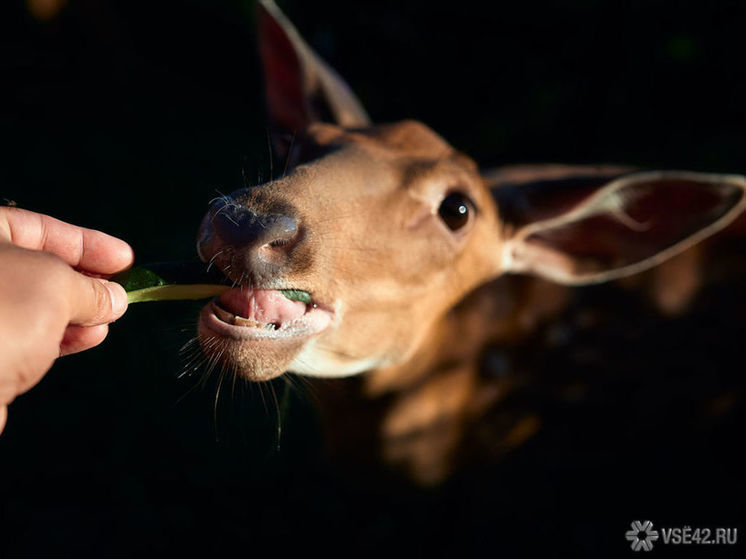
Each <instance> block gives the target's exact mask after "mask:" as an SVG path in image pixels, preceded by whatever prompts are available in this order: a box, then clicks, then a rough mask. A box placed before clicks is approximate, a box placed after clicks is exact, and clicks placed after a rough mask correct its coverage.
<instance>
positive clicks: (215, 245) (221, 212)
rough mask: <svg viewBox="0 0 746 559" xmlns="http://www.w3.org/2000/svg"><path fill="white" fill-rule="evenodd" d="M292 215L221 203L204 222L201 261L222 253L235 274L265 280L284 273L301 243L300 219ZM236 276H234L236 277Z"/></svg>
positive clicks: (201, 237)
mask: <svg viewBox="0 0 746 559" xmlns="http://www.w3.org/2000/svg"><path fill="white" fill-rule="evenodd" d="M290 214H291V212H282V213H273V214H265V213H261V212H258V211H255V210H253V209H251V208H249V207H247V206H244V205H242V204H237V203H231V202H226V201H223V200H219V201H217V202H215V203H214V204H213V206H212V207H211V208H210V211H209V212H208V214H207V215H206V216H205V219H204V220H203V222H202V227H201V229H200V232H199V238H198V241H197V252H198V253H199V255H200V257H201V258H202V260H205V261H207V260H210V259H212V258H213V257H215V258H216V260H217V261H218V264H220V261H219V260H218V258H219V253H220V251H221V249H225V248H226V247H230V248H231V250H230V251H227V252H228V253H230V254H231V255H232V256H231V262H230V264H231V268H235V270H234V271H233V273H236V272H238V274H241V273H247V274H251V275H253V276H255V277H262V278H266V277H269V276H273V275H276V274H278V273H280V272H282V271H283V269H284V268H285V267H286V266H287V264H288V263H289V259H290V252H291V250H292V248H293V247H294V246H295V244H296V243H297V242H298V240H299V237H300V235H299V233H300V228H299V224H298V219H297V218H296V217H295V216H294V215H290ZM233 273H232V274H231V275H233Z"/></svg>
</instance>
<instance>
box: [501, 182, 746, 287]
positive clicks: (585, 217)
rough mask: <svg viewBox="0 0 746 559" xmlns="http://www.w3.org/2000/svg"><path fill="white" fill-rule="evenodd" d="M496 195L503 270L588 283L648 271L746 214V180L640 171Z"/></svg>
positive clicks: (511, 188) (538, 185)
mask: <svg viewBox="0 0 746 559" xmlns="http://www.w3.org/2000/svg"><path fill="white" fill-rule="evenodd" d="M493 194H494V196H495V198H496V200H497V204H498V208H499V211H500V216H501V220H502V221H503V222H504V223H505V225H506V229H505V241H504V251H503V254H502V263H501V267H502V271H503V272H516V273H529V274H533V275H538V276H542V277H545V278H547V279H550V280H552V281H555V282H559V283H564V284H586V283H597V282H602V281H608V280H612V279H616V278H620V277H623V276H627V275H630V274H634V273H637V272H640V271H643V270H645V269H647V268H650V267H652V266H655V265H656V264H659V263H661V262H663V261H664V260H666V259H668V258H670V257H671V256H674V255H675V254H677V253H679V252H681V251H683V250H685V249H686V248H688V247H690V246H692V245H694V244H696V243H698V242H699V241H701V240H703V239H705V238H707V237H708V236H710V235H712V234H713V233H715V232H717V231H719V230H720V229H722V228H723V227H725V226H726V225H728V224H729V223H730V222H732V221H733V220H734V219H735V218H736V217H737V216H738V215H739V214H740V213H741V212H742V211H743V210H744V207H745V206H746V178H744V177H742V176H739V175H714V174H704V173H691V172H685V171H665V172H639V173H632V174H627V175H623V176H620V177H617V178H614V179H611V180H604V179H603V177H590V178H586V179H584V180H574V181H572V180H567V179H565V180H563V181H560V183H556V182H553V181H542V182H537V183H531V184H520V185H510V184H508V185H505V186H503V187H498V188H496V189H495V190H493Z"/></svg>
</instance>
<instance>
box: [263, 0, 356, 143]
mask: <svg viewBox="0 0 746 559" xmlns="http://www.w3.org/2000/svg"><path fill="white" fill-rule="evenodd" d="M257 19H258V26H259V51H260V56H261V60H262V65H263V67H264V73H265V83H266V96H267V105H268V110H269V117H270V120H271V121H272V125H273V126H274V127H275V128H276V132H277V133H278V134H285V135H290V136H292V135H294V134H295V133H297V132H301V131H303V130H304V129H305V128H306V127H307V126H308V125H309V124H311V123H312V122H319V121H321V122H332V123H336V124H338V125H340V126H345V127H349V128H356V127H363V126H368V125H370V119H369V118H368V115H367V114H366V112H365V110H364V109H363V107H362V105H361V104H360V101H358V99H357V98H356V97H355V95H354V94H353V93H352V91H351V90H350V88H349V87H348V85H347V84H346V83H345V82H344V80H343V79H342V78H341V77H340V76H339V75H338V74H337V73H336V72H335V71H334V70H333V69H332V68H331V67H329V66H328V65H327V64H326V63H325V62H324V61H323V60H321V58H319V56H318V55H317V54H316V53H315V52H313V50H311V48H310V47H309V46H308V45H307V44H306V42H305V41H304V40H303V39H302V38H301V36H300V35H299V34H298V31H297V30H296V29H295V27H293V24H292V23H290V21H289V20H288V19H287V18H286V17H285V15H284V14H283V13H282V12H281V11H280V9H279V8H278V7H277V5H276V4H275V3H274V1H273V0H259V1H258V2H257Z"/></svg>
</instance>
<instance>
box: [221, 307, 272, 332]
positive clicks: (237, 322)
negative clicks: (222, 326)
mask: <svg viewBox="0 0 746 559" xmlns="http://www.w3.org/2000/svg"><path fill="white" fill-rule="evenodd" d="M215 314H216V315H217V317H218V318H219V319H220V320H222V321H223V322H227V323H228V324H233V325H234V326H244V327H247V328H259V329H262V330H277V329H278V327H279V326H280V325H278V324H272V323H269V324H265V323H264V322H257V321H256V320H251V319H250V318H244V317H243V316H236V315H235V314H233V313H229V312H228V311H226V310H225V309H223V308H221V307H220V306H219V305H215Z"/></svg>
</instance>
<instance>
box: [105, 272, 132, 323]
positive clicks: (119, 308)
mask: <svg viewBox="0 0 746 559" xmlns="http://www.w3.org/2000/svg"><path fill="white" fill-rule="evenodd" d="M104 285H106V289H108V290H109V297H110V298H111V310H112V312H113V313H114V315H115V316H117V317H120V316H122V315H123V314H124V311H126V310H127V292H126V291H125V290H124V287H122V286H121V285H119V284H118V283H117V282H115V281H107V282H106V283H105V284H104Z"/></svg>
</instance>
